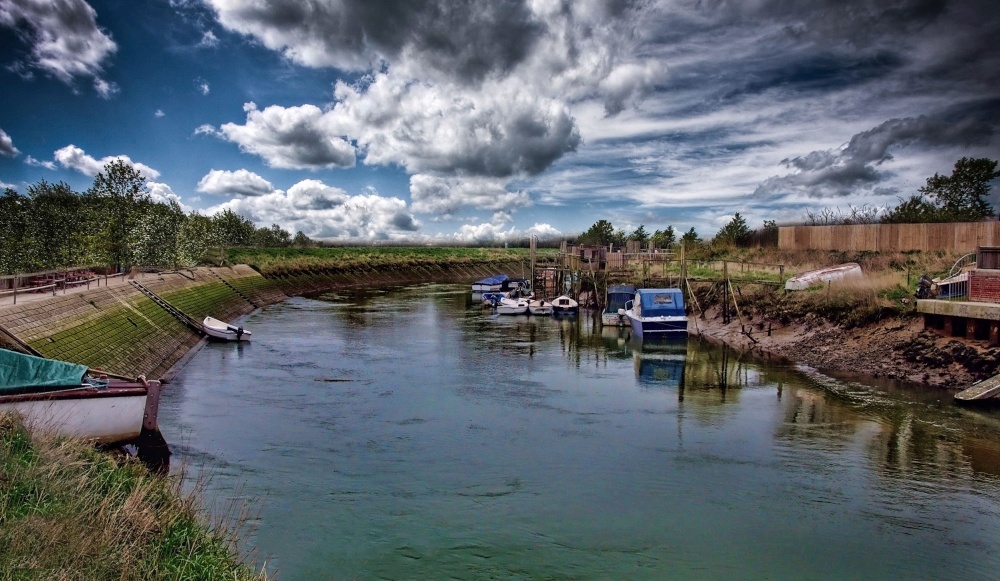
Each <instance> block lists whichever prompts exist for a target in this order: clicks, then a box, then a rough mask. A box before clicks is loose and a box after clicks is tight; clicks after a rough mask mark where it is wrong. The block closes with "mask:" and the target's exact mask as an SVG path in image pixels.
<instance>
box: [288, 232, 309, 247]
mask: <svg viewBox="0 0 1000 581" xmlns="http://www.w3.org/2000/svg"><path fill="white" fill-rule="evenodd" d="M312 245H313V241H312V240H310V239H309V237H308V236H306V235H305V232H303V231H302V230H299V231H298V232H296V233H295V238H292V246H295V247H296V248H307V247H309V246H312Z"/></svg>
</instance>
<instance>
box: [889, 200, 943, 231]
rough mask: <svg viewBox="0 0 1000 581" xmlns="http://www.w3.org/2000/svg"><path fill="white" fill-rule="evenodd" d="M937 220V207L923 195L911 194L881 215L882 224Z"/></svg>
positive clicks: (917, 222)
mask: <svg viewBox="0 0 1000 581" xmlns="http://www.w3.org/2000/svg"><path fill="white" fill-rule="evenodd" d="M936 221H938V209H937V207H936V206H935V205H934V204H932V203H930V202H928V201H927V200H925V199H924V197H923V195H913V196H910V197H909V199H907V200H902V199H900V204H899V205H898V206H896V207H895V208H893V209H891V210H889V211H888V212H886V213H885V215H883V216H882V222H883V223H884V224H920V223H923V222H936Z"/></svg>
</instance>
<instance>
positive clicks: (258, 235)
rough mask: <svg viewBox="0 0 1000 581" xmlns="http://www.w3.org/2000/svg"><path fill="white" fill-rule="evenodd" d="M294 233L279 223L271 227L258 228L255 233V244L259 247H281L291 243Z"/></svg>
mask: <svg viewBox="0 0 1000 581" xmlns="http://www.w3.org/2000/svg"><path fill="white" fill-rule="evenodd" d="M291 240H292V235H291V234H289V233H288V231H287V230H283V229H282V228H281V226H278V225H277V224H271V227H270V228H258V229H257V230H256V232H254V234H253V245H254V246H257V247H259V248H281V247H284V246H288V245H289V244H291Z"/></svg>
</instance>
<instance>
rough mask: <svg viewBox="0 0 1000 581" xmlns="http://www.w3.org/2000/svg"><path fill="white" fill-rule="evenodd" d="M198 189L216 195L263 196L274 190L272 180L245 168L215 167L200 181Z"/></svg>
mask: <svg viewBox="0 0 1000 581" xmlns="http://www.w3.org/2000/svg"><path fill="white" fill-rule="evenodd" d="M197 190H198V191H199V192H202V193H205V194H211V195H214V196H263V195H265V194H270V193H271V192H273V191H274V186H273V185H271V182H269V181H267V180H265V179H264V178H262V177H260V176H259V175H257V174H255V173H253V172H251V171H248V170H245V169H238V170H236V171H227V170H220V169H213V170H212V171H210V172H208V173H207V174H205V176H204V177H203V178H201V180H200V181H199V182H198V187H197Z"/></svg>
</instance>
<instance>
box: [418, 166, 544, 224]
mask: <svg viewBox="0 0 1000 581" xmlns="http://www.w3.org/2000/svg"><path fill="white" fill-rule="evenodd" d="M505 183H506V180H503V179H491V178H443V177H435V176H431V175H425V174H416V175H413V176H410V200H411V202H412V203H413V211H414V212H419V213H421V214H437V215H438V216H441V217H448V216H451V215H453V214H456V213H458V212H460V211H461V210H462V209H463V208H466V207H470V208H475V209H480V210H510V209H514V208H522V207H525V206H529V205H530V204H531V199H530V198H529V196H528V194H527V193H526V192H523V191H517V192H509V191H507V190H506V188H505Z"/></svg>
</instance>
